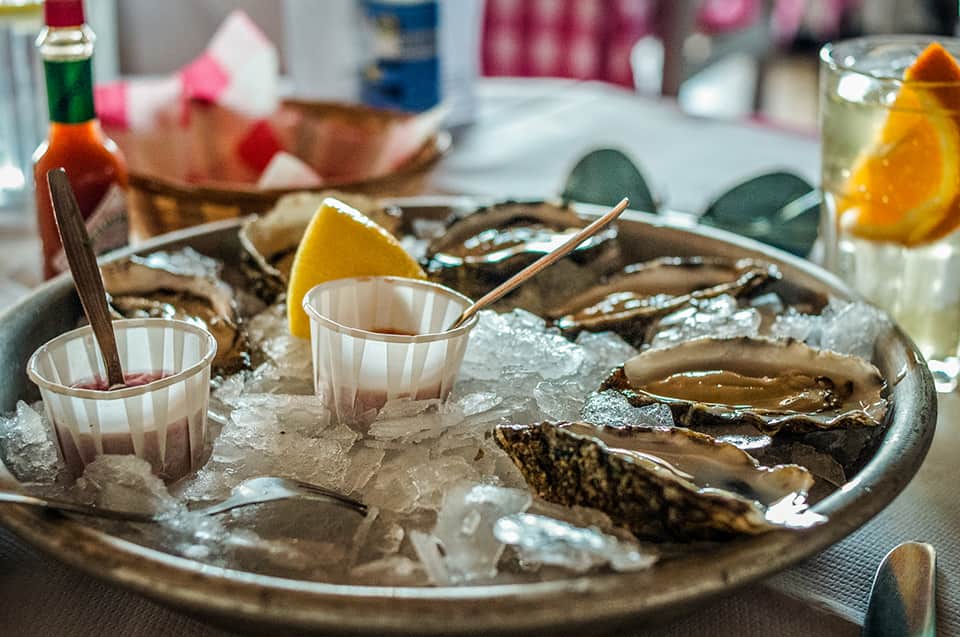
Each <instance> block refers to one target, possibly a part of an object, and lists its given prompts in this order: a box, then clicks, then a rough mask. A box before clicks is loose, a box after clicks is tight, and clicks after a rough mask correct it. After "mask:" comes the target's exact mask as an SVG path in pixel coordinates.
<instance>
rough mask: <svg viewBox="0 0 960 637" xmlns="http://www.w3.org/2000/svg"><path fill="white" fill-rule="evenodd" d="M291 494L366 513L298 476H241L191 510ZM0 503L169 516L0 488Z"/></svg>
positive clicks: (145, 517) (155, 518) (156, 518)
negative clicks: (226, 492)
mask: <svg viewBox="0 0 960 637" xmlns="http://www.w3.org/2000/svg"><path fill="white" fill-rule="evenodd" d="M291 498H302V499H305V500H316V501H321V502H327V503H330V504H335V505H337V506H341V507H343V508H345V509H349V510H351V511H355V512H356V513H359V514H361V515H366V513H367V506H366V505H365V504H363V503H362V502H359V501H357V500H354V499H353V498H348V497H347V496H345V495H342V494H340V493H337V492H336V491H331V490H330V489H325V488H324V487H319V486H317V485H314V484H309V483H307V482H300V481H299V480H291V479H289V478H275V477H261V478H251V479H249V480H245V481H243V482H241V483H240V484H238V485H237V486H235V487H234V488H233V490H232V491H231V492H230V497H228V498H227V499H226V500H223V501H221V502H216V503H214V504H210V505H207V506H202V507H199V508H196V509H193V510H191V513H196V514H198V515H217V514H220V513H225V512H227V511H231V510H233V509H239V508H241V507H246V506H250V505H253V504H262V503H264V502H274V501H276V500H289V499H291ZM3 503H9V504H25V505H27V506H33V507H38V508H41V509H52V510H55V511H61V512H64V513H79V514H80V515H89V516H92V517H97V518H105V519H108V520H126V521H128V522H162V521H163V520H164V519H166V518H167V517H169V514H166V515H165V514H164V513H142V512H137V511H118V510H115V509H107V508H101V507H96V506H89V505H86V504H80V503H78V502H70V501H69V500H59V499H56V498H44V497H39V496H33V495H27V494H25V493H15V492H11V491H0V504H3Z"/></svg>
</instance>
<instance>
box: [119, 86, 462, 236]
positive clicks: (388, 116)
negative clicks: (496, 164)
mask: <svg viewBox="0 0 960 637" xmlns="http://www.w3.org/2000/svg"><path fill="white" fill-rule="evenodd" d="M281 108H282V109H284V110H285V112H286V113H287V115H289V113H290V112H294V113H296V117H297V123H296V124H290V123H289V122H284V123H281V124H280V125H278V126H286V128H285V129H284V131H285V136H286V139H285V140H284V141H285V143H284V147H285V149H286V148H290V149H291V150H292V151H293V152H295V154H296V155H297V156H299V157H303V158H309V159H308V163H310V164H311V165H313V166H314V167H315V168H318V172H319V173H320V175H321V176H322V177H323V178H324V183H323V185H322V186H321V187H318V188H317V190H329V189H337V190H340V191H344V192H357V193H363V194H368V195H396V196H403V195H414V194H418V193H420V192H422V191H423V189H424V186H425V181H426V178H427V176H428V174H429V170H430V168H431V167H432V166H433V164H434V163H435V162H436V161H437V160H438V159H439V158H440V157H441V156H442V155H443V154H444V153H445V152H446V151H447V150H448V148H449V147H450V144H451V138H450V135H449V133H447V132H446V131H442V130H437V129H436V127H434V128H433V129H432V130H428V131H426V132H425V131H424V129H423V125H422V124H418V126H419V128H418V129H417V130H415V131H413V134H412V135H411V136H412V137H413V138H415V139H417V143H418V145H417V146H415V147H411V148H410V149H408V150H406V151H405V152H404V151H403V150H402V149H401V150H400V151H399V152H400V153H401V154H402V158H401V161H394V160H395V159H396V157H397V156H398V150H397V148H396V146H397V139H398V138H397V135H398V131H399V130H400V127H401V126H407V127H408V128H407V129H405V130H404V131H403V134H406V133H410V131H409V127H410V125H411V122H412V121H413V119H414V118H413V116H411V115H408V114H404V113H398V112H394V111H388V110H381V109H373V108H368V107H364V106H355V105H344V104H333V103H322V102H299V101H287V102H284V103H283V105H282V107H281ZM237 119H238V118H237V117H236V116H235V115H234V114H228V115H226V116H223V115H219V116H214V115H211V109H210V108H209V107H205V106H204V105H192V106H191V112H190V120H191V121H190V125H189V128H190V130H180V129H179V128H178V129H176V130H173V131H171V133H170V135H165V132H164V131H153V132H151V133H150V134H146V135H140V134H136V133H131V132H129V131H120V130H110V129H108V130H107V133H108V134H109V135H110V136H111V137H113V138H114V139H115V140H116V141H117V143H118V144H119V145H120V147H121V149H122V150H123V151H124V153H125V154H126V155H127V160H128V163H129V165H130V183H129V189H128V193H127V195H128V196H127V199H128V202H127V206H128V214H129V220H130V235H131V239H132V240H133V241H141V240H144V239H147V238H150V237H154V236H156V235H160V234H164V233H167V232H171V231H174V230H179V229H182V228H187V227H190V226H194V225H198V224H202V223H207V222H210V221H218V220H222V219H230V218H235V217H242V216H246V215H249V214H254V213H257V214H259V213H262V212H265V211H267V210H269V209H270V208H271V207H272V206H273V204H274V203H275V202H276V201H277V199H279V198H280V197H282V196H283V195H285V194H289V193H291V192H294V191H298V190H303V188H287V189H269V190H264V189H260V188H257V186H256V184H255V181H254V179H255V175H254V174H253V173H250V175H253V177H251V176H250V175H245V174H243V171H245V170H246V171H247V172H249V170H248V169H246V168H243V167H237V166H224V165H225V164H226V163H228V162H227V161H224V159H225V157H226V154H225V151H224V148H226V147H232V146H230V144H232V140H231V139H230V137H231V135H232V136H234V137H235V136H236V131H237V130H238V129H239V128H241V127H242V126H243V124H244V122H243V121H240V122H239V123H238V122H237ZM287 119H288V120H289V119H290V118H289V117H287ZM281 121H282V120H281ZM331 122H335V124H334V126H335V127H336V128H331V127H330V126H331ZM331 131H333V134H331ZM417 136H419V137H417ZM198 140H199V141H198ZM391 144H392V146H390V145H391ZM388 146H390V147H389V148H388ZM187 147H189V148H188V149H186V150H185V148H187ZM211 149H213V150H211ZM386 153H390V154H391V157H392V158H393V159H391V160H390V161H389V162H384V161H383V160H382V158H383V155H384V154H386ZM198 155H199V156H200V161H201V162H202V163H203V165H204V167H205V168H206V167H213V168H214V169H215V170H214V171H208V172H207V173H205V174H206V175H209V177H205V178H202V179H198V178H197V177H196V170H193V169H192V168H191V167H188V166H186V164H187V163H188V162H190V161H192V159H193V158H196V157H197V156H198ZM318 164H320V165H319V166H318ZM338 167H340V168H343V170H340V171H338V170H337V169H338ZM364 171H365V172H366V174H364ZM191 172H192V174H193V176H192V178H189V179H188V178H187V175H188V174H190V173H191ZM338 172H339V174H337V173H338ZM177 173H179V174H177ZM238 174H239V175H240V177H239V178H237V175H238Z"/></svg>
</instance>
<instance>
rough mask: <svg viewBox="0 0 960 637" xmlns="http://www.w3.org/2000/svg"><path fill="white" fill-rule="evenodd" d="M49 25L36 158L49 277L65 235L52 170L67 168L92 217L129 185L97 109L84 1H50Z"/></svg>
mask: <svg viewBox="0 0 960 637" xmlns="http://www.w3.org/2000/svg"><path fill="white" fill-rule="evenodd" d="M44 20H45V23H46V27H45V28H44V29H43V31H42V32H41V33H40V35H39V37H38V38H37V46H38V47H39V49H40V56H41V57H42V58H43V68H44V73H45V75H46V80H47V82H46V83H47V106H48V108H49V111H50V130H49V132H48V134H47V140H46V141H45V142H43V143H42V144H40V147H39V148H37V151H36V153H34V156H33V162H34V167H33V170H34V177H35V181H34V183H35V184H36V202H37V225H38V228H39V231H40V239H41V241H42V243H43V276H44V278H47V279H49V278H50V277H52V276H54V275H55V274H57V268H56V266H55V260H56V257H57V255H58V254H59V253H60V251H61V244H60V236H59V235H58V234H57V224H56V220H55V218H54V216H53V207H52V204H51V202H50V194H49V192H48V190H47V171H48V170H50V169H51V168H60V167H62V168H64V169H66V171H67V177H68V178H69V179H70V184H71V185H72V186H73V190H74V192H76V195H77V202H78V203H79V204H80V211H81V212H82V213H83V216H84V219H89V218H90V216H91V215H92V214H93V213H94V211H95V210H96V209H97V206H98V205H99V204H100V202H101V201H102V200H103V198H104V196H105V195H106V194H107V192H109V190H110V188H111V186H113V185H114V184H117V185H119V186H126V184H127V168H126V164H125V163H124V160H123V156H122V155H121V154H120V151H119V149H118V148H117V145H116V144H115V143H114V142H113V141H112V140H111V139H110V138H108V137H107V136H106V135H104V133H103V130H102V129H101V128H100V122H99V120H97V116H96V112H95V111H94V107H93V69H92V65H91V61H92V58H93V44H94V39H95V38H94V35H93V32H92V31H91V30H90V28H89V27H88V26H87V25H86V24H85V23H84V16H83V0H46V2H45V3H44Z"/></svg>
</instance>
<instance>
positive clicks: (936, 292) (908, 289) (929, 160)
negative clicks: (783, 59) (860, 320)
mask: <svg viewBox="0 0 960 637" xmlns="http://www.w3.org/2000/svg"><path fill="white" fill-rule="evenodd" d="M958 57H960V40H953V39H949V38H941V39H937V40H936V43H935V39H934V38H933V37H930V36H914V35H910V36H878V37H867V38H860V39H856V40H849V41H845V42H839V43H834V44H828V45H826V46H825V47H824V48H823V49H822V50H821V52H820V126H821V138H822V142H823V145H822V153H823V154H822V170H823V174H822V184H823V197H824V206H823V210H824V214H823V215H822V217H821V219H822V220H821V229H820V234H821V239H822V242H823V246H824V261H825V265H826V266H827V267H828V269H831V270H833V271H834V272H835V273H837V274H838V275H839V276H840V277H841V278H843V279H844V280H845V281H846V282H847V283H849V284H850V285H851V286H852V287H853V288H854V289H856V290H857V291H859V292H860V293H861V294H862V295H863V296H864V297H866V298H867V300H869V301H871V302H873V303H874V304H876V305H877V306H879V307H881V308H883V309H885V310H886V311H887V312H889V313H890V315H891V316H892V317H893V318H894V320H896V321H897V323H899V324H900V326H901V327H902V328H903V329H904V330H905V331H906V332H907V333H908V334H909V335H910V336H911V337H912V338H913V340H914V342H915V343H916V344H917V346H918V348H919V349H920V351H921V352H922V353H923V355H924V357H926V358H927V361H928V363H929V366H930V370H931V371H932V372H933V374H934V378H935V380H936V381H937V386H938V389H940V390H942V391H949V390H952V389H954V388H955V387H956V382H957V376H958V372H960V359H958V354H960V352H958V347H960V231H958V230H957V227H958V225H960V66H958V65H957V63H956V60H955V59H956V58H958Z"/></svg>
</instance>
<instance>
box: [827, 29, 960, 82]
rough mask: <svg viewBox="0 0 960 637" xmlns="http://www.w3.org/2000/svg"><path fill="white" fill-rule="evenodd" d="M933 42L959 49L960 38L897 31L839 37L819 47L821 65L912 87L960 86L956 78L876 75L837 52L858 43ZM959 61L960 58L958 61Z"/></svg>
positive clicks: (869, 44) (926, 43)
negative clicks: (905, 77)
mask: <svg viewBox="0 0 960 637" xmlns="http://www.w3.org/2000/svg"><path fill="white" fill-rule="evenodd" d="M933 42H939V43H940V44H942V45H944V47H945V48H947V49H948V50H950V49H954V50H957V51H960V38H954V37H950V36H938V35H928V34H921V33H915V34H896V35H866V36H861V37H859V38H850V39H847V40H838V41H836V42H827V43H826V44H824V45H823V46H822V47H820V52H819V56H818V57H819V59H820V64H821V65H822V66H826V67H829V68H830V70H839V71H843V72H845V73H853V74H855V75H859V76H861V77H865V78H867V79H869V80H872V81H874V82H883V83H889V84H895V85H903V84H910V85H911V86H924V87H937V86H957V85H960V80H956V81H937V82H928V81H923V80H910V81H909V82H908V81H906V80H904V79H903V76H900V75H877V74H875V73H871V72H867V71H864V70H863V69H858V68H857V67H856V63H854V64H848V63H845V62H841V61H840V59H839V55H838V53H842V52H844V49H845V48H847V47H854V46H856V45H868V46H877V45H879V44H884V43H886V44H924V45H929V44H932V43H933ZM958 61H960V60H958Z"/></svg>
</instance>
